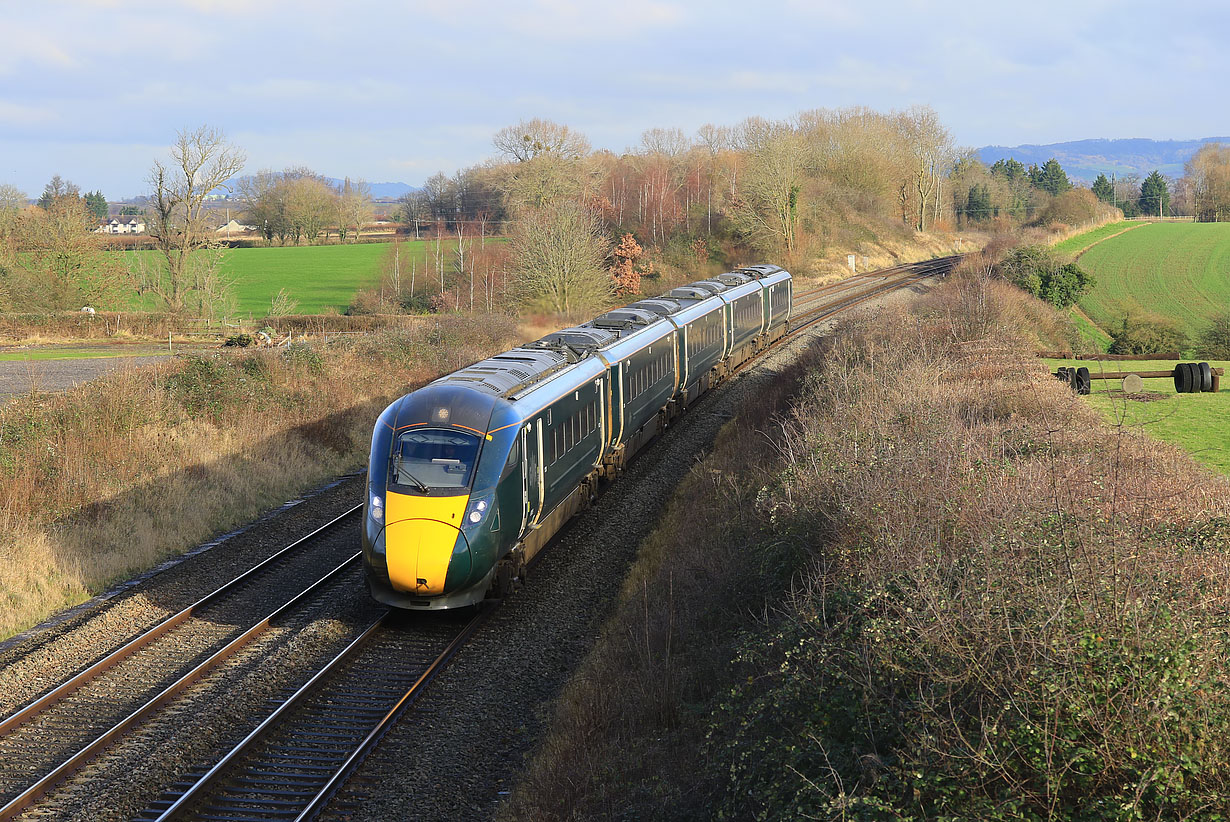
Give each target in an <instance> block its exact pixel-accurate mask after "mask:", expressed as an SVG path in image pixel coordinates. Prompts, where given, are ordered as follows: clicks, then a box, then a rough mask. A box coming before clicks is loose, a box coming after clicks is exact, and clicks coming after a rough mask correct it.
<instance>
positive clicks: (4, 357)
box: [0, 346, 167, 362]
mask: <svg viewBox="0 0 1230 822" xmlns="http://www.w3.org/2000/svg"><path fill="white" fill-rule="evenodd" d="M165 353H167V351H166V346H163V347H161V348H149V347H146V348H123V349H121V348H116V347H114V346H113V347H111V348H31V349H29V350H26V351H0V362H25V361H27V360H85V359H98V358H101V357H147V356H151V355H155V354H165Z"/></svg>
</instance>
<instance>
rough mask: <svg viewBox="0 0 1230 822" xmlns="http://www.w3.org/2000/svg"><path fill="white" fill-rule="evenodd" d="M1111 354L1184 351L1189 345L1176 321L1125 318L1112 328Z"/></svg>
mask: <svg viewBox="0 0 1230 822" xmlns="http://www.w3.org/2000/svg"><path fill="white" fill-rule="evenodd" d="M1110 336H1111V338H1112V339H1113V342H1112V343H1111V344H1110V353H1111V354H1160V353H1163V352H1171V351H1182V350H1183V349H1185V348H1186V347H1187V335H1186V334H1184V333H1183V332H1182V331H1180V330H1179V329H1178V327H1177V326H1175V325H1174V323H1172V322H1170V321H1169V320H1165V319H1162V318H1151V319H1135V320H1134V319H1131V318H1130V317H1124V318H1123V324H1122V325H1120V326H1119V328H1117V329H1112V330H1111V332H1110Z"/></svg>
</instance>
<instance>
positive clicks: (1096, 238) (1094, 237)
mask: <svg viewBox="0 0 1230 822" xmlns="http://www.w3.org/2000/svg"><path fill="white" fill-rule="evenodd" d="M1142 225H1147V223H1139V222H1128V221H1127V220H1122V221H1120V222H1117V223H1107V224H1106V225H1103V226H1098V227H1097V228H1095V229H1092V230H1090V231H1086V232H1083V233H1081V234H1073V235H1072V236H1071V237H1069V238H1068V239H1066V240H1064V241H1063V242H1061V243H1055V245H1054V246H1052V248H1054V249H1055V250H1056V251H1058V252H1060V253H1061V254H1067V255H1070V256H1072V257H1075V256H1076V255H1077V254H1080V253H1081V252H1082V251H1085V250H1087V249H1089V248H1090V247H1091V246H1093V245H1096V244H1097V243H1100V242H1102V241H1103V240H1105V239H1107V238H1108V237H1113V236H1115V235H1116V234H1119V233H1121V232H1123V231H1127V230H1130V229H1132V228H1139V227H1140V226H1142Z"/></svg>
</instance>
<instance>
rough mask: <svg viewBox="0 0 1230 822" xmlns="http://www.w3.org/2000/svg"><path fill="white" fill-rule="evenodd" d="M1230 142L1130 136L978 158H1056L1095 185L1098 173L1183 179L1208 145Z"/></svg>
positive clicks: (992, 150)
mask: <svg viewBox="0 0 1230 822" xmlns="http://www.w3.org/2000/svg"><path fill="white" fill-rule="evenodd" d="M1219 142H1220V143H1230V137H1205V138H1203V139H1200V140H1148V139H1145V138H1142V137H1130V138H1127V139H1122V140H1074V141H1072V142H1068V143H1050V144H1048V145H1023V146H984V147H983V148H980V149H978V157H979V159H981V160H982V161H983V162H984V163H986V164H987V165H990V164H992V163H994V162H995V161H996V160H1000V159H1003V158H1005V157H1015V158H1016V159H1017V160H1018V161H1019V162H1022V163H1024V164H1025V165H1029V164H1030V163H1036V164H1038V165H1042V164H1043V163H1045V162H1046V161H1047V160H1049V159H1051V158H1052V157H1054V158H1055V159H1056V160H1058V161H1059V164H1060V165H1061V166H1063V168H1064V171H1066V172H1068V176H1069V177H1071V178H1073V179H1074V180H1080V181H1082V182H1085V183H1092V182H1093V181H1094V180H1095V179H1096V178H1097V176H1098V175H1099V174H1106V175H1107V176H1108V177H1109V176H1110V175H1111V174H1112V173H1117V174H1118V175H1120V176H1123V175H1125V174H1139V175H1140V176H1141V177H1142V178H1143V177H1147V176H1148V175H1149V173H1150V172H1151V171H1153V170H1154V169H1157V170H1158V171H1160V172H1161V173H1162V174H1164V175H1166V176H1168V177H1182V176H1183V164H1184V163H1186V162H1187V160H1188V159H1189V158H1190V157H1191V156H1192V155H1193V154H1195V153H1196V151H1197V150H1199V148H1200V147H1201V146H1202V145H1204V144H1205V143H1219Z"/></svg>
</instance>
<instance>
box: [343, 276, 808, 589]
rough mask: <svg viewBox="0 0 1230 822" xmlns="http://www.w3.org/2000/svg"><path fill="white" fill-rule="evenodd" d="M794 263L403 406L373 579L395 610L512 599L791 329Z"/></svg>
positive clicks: (440, 387) (594, 328) (715, 286)
mask: <svg viewBox="0 0 1230 822" xmlns="http://www.w3.org/2000/svg"><path fill="white" fill-rule="evenodd" d="M792 301H793V282H792V280H791V277H790V274H789V272H787V271H785V270H783V269H781V268H779V267H777V266H773V265H756V266H749V267H747V268H740V269H737V270H736V271H733V272H730V273H728V274H721V275H719V276H717V277H714V278H712V279H709V280H702V281H700V282H696V283H692V284H690V285H687V286H683V287H681V288H676V289H674V290H672V291H670V292H668V293H666V294H663V295H662V296H660V297H655V298H652V299H646V300H641V301H639V302H635V303H632V304H631V305H628V306H625V307H623V308H619V309H615V310H613V311H609V312H607V313H606V314H603V315H602V316H600V317H597V318H595V319H594V320H592V321H590V322H588V323H585V324H584V325H580V326H577V327H575V328H566V329H564V330H562V331H557V332H555V333H552V334H548V335H547V336H545V337H543V338H542V339H540V340H537V341H535V342H532V343H527V344H525V345H522V346H518V347H517V348H514V349H512V350H511V351H506V352H504V353H503V354H498V355H496V356H494V357H491V358H489V359H486V360H482V361H481V362H477V363H474V364H473V365H470V366H468V367H466V368H463V369H461V370H459V371H456V372H454V373H452V374H449V375H448V376H445V377H441V378H440V379H438V380H436V381H435V382H432V383H430V384H429V385H426V386H424V387H423V388H420V389H419V390H417V391H414V392H412V393H410V394H407V395H405V396H404V397H402V398H401V399H398V400H396V401H395V402H393V403H392V404H391V405H389V407H388V408H386V409H385V410H384V412H383V413H382V414H381V415H380V418H379V419H378V420H377V421H376V427H375V431H374V432H373V435H372V450H371V459H370V462H369V465H368V475H367V486H368V487H367V491H368V493H367V506H366V511H365V513H364V529H363V562H364V570H365V576H366V579H367V584H368V588H369V590H370V591H371V594H372V596H373V597H374V598H375V599H377V600H378V601H380V602H383V603H386V604H388V605H392V606H394V607H398V608H408V609H442V608H457V607H462V606H466V605H473V604H475V603H477V602H479V601H481V600H483V599H484V598H486V597H488V596H503V595H504V594H505V593H507V591H508V590H509V588H510V587H511V585H512V583H513V581H514V580H515V579H517V578H518V577H519V576H520V574H521V573H522V571H523V569H524V566H525V563H527V562H528V561H529V560H530V558H531V557H533V556H534V554H535V553H537V552H538V551H539V550H540V549H541V548H542V546H543V545H544V544H546V542H547V540H548V539H550V537H551V536H552V535H554V534H555V532H556V531H558V530H559V528H560V527H561V526H562V525H563V524H564V523H565V522H566V521H567V520H568V518H569V517H571V516H572V515H573V514H575V513H576V512H577V511H579V510H581V509H582V508H584V507H585V506H586V505H588V504H589V502H590V501H591V500H592V499H593V498H594V495H595V493H596V492H597V489H598V487H599V484H600V483H601V482H603V481H605V480H609V479H611V478H612V477H613V476H614V475H615V474H616V473H618V472H619V471H620V470H622V469H623V467H624V466H625V465H626V464H627V462H628V460H629V459H630V458H631V457H632V456H633V455H634V454H636V453H637V452H638V451H639V450H640V449H641V448H642V447H644V446H645V444H646V443H648V442H649V440H651V439H652V438H653V437H654V435H655V434H657V433H658V432H659V431H660V430H662V428H664V427H665V426H666V425H667V424H669V423H670V421H671V420H672V419H674V418H675V417H676V416H677V415H678V414H680V413H682V412H683V411H684V410H685V409H686V408H687V407H688V406H689V405H690V404H691V403H693V402H694V401H695V400H696V399H697V398H698V397H699V396H701V395H702V394H704V393H705V392H706V391H708V390H709V389H710V388H711V387H712V386H713V385H715V384H716V383H717V382H719V381H720V380H722V379H723V378H724V377H725V376H726V375H727V374H729V373H730V372H731V371H732V370H733V369H734V368H736V367H738V366H739V365H740V364H742V363H743V362H745V361H746V360H747V359H749V358H750V357H752V356H754V355H755V354H756V353H757V352H759V351H761V350H763V349H764V348H765V347H766V346H768V345H769V344H770V343H771V342H773V341H774V340H776V339H778V338H779V337H781V336H782V335H784V334H785V333H786V332H787V330H788V328H789V325H790V319H791V305H792Z"/></svg>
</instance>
